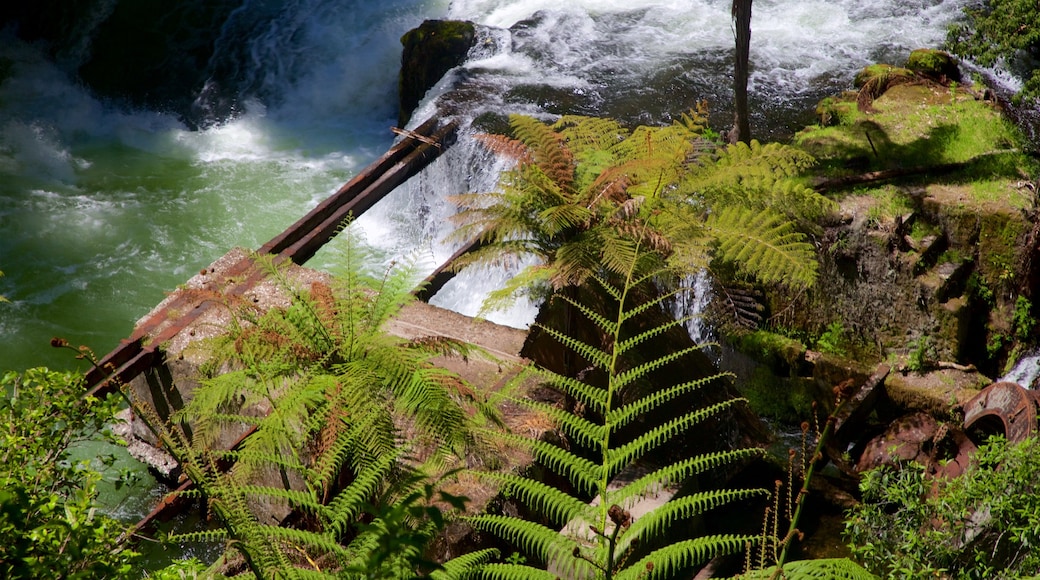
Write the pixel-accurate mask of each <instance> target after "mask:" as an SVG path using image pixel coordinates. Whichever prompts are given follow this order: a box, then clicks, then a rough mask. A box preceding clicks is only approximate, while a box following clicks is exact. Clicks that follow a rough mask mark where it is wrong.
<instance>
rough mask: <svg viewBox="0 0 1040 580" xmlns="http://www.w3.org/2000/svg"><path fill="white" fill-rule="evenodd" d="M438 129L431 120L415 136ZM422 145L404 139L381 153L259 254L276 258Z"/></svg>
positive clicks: (417, 129)
mask: <svg viewBox="0 0 1040 580" xmlns="http://www.w3.org/2000/svg"><path fill="white" fill-rule="evenodd" d="M437 128H438V122H437V120H436V119H430V120H428V121H426V122H425V123H423V124H422V125H420V126H419V127H417V128H416V129H415V131H414V133H415V134H417V135H421V136H423V137H427V136H429V135H430V134H431V133H434V132H435V131H436V129H437ZM421 145H423V142H422V141H420V140H418V139H414V138H408V139H403V140H402V141H400V142H398V143H397V144H396V145H394V146H393V147H391V148H390V149H389V150H388V151H387V152H386V153H384V154H383V156H382V157H380V158H379V159H377V160H375V161H374V162H372V163H370V164H369V165H368V167H365V168H364V169H362V170H361V171H360V172H359V173H358V174H357V175H355V176H354V177H353V179H351V180H350V181H348V182H347V183H346V184H345V185H343V187H341V188H339V189H338V190H337V191H336V193H334V194H332V195H331V196H329V197H328V198H326V199H325V200H324V201H322V202H321V203H319V204H318V205H317V206H316V207H315V208H314V209H312V210H311V211H310V212H308V213H307V215H305V216H303V217H302V218H300V219H299V220H297V221H296V223H294V224H293V225H291V226H289V227H288V228H287V229H286V230H285V231H284V232H282V233H281V234H278V235H277V236H275V237H274V238H273V239H272V240H271V241H269V242H267V243H266V244H264V245H263V246H260V249H259V250H258V252H260V253H262V254H279V253H281V252H283V251H285V249H286V248H288V247H290V246H292V245H293V244H295V243H296V242H298V241H300V239H301V238H302V237H304V236H305V235H307V234H308V233H309V232H311V231H313V230H314V228H316V227H318V226H319V225H320V224H322V223H323V222H324V221H325V220H326V219H327V218H328V216H329V215H330V214H332V213H333V212H335V211H336V209H337V208H339V207H340V206H341V205H342V204H344V203H346V202H348V201H350V200H352V199H354V198H355V197H357V195H358V194H359V193H361V192H362V191H364V190H365V189H366V188H367V187H369V186H370V185H372V183H373V182H374V181H376V180H377V179H379V178H380V177H381V176H382V175H383V174H385V173H386V172H387V171H390V170H391V169H393V168H394V167H395V166H397V165H398V164H399V163H400V162H401V160H402V159H404V158H405V157H407V156H408V155H409V154H410V153H412V152H413V151H415V149H417V148H418V147H419V146H421ZM297 263H300V262H297Z"/></svg>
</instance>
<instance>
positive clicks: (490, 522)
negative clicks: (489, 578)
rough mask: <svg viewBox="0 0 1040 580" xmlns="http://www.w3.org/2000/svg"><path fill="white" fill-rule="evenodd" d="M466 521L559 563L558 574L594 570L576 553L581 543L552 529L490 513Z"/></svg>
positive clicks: (553, 562) (572, 574)
mask: <svg viewBox="0 0 1040 580" xmlns="http://www.w3.org/2000/svg"><path fill="white" fill-rule="evenodd" d="M465 521H467V522H469V523H470V524H471V525H473V527H475V528H477V529H479V530H484V531H487V532H491V533H493V534H495V535H496V536H498V537H500V538H502V539H504V540H507V541H508V542H510V543H511V544H513V545H515V546H517V547H519V548H520V549H521V550H523V551H525V552H527V553H529V554H533V555H535V556H537V557H538V559H540V560H542V561H543V562H547V563H551V564H553V565H554V566H558V567H559V570H558V572H557V573H558V574H559V573H563V574H564V575H565V576H566V577H569V578H574V577H579V578H580V577H585V576H584V574H588V573H589V572H591V571H592V567H591V566H590V565H589V564H588V562H585V561H584V560H580V559H578V558H575V557H574V556H573V554H574V550H575V549H576V548H577V547H578V544H577V543H576V542H575V541H574V540H573V539H571V538H569V537H567V536H565V535H563V534H561V533H560V532H558V531H556V530H554V529H552V528H548V527H546V526H543V525H541V524H538V523H535V522H530V521H526V520H521V519H519V518H512V517H508V516H497V515H490V514H484V515H479V516H473V517H470V518H466V519H465ZM493 568H494V566H488V568H485V573H488V572H489V571H491V570H490V569H493ZM567 572H570V574H568V573H567ZM578 574H582V575H580V576H579V575H578Z"/></svg>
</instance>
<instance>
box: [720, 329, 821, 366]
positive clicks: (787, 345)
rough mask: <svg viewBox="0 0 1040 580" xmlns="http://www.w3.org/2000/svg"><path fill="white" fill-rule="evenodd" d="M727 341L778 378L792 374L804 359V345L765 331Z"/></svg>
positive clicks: (739, 335)
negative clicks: (778, 376)
mask: <svg viewBox="0 0 1040 580" xmlns="http://www.w3.org/2000/svg"><path fill="white" fill-rule="evenodd" d="M729 340H730V342H731V343H732V344H733V346H734V347H735V348H736V349H737V350H739V351H740V352H743V353H744V354H746V355H748V356H750V357H751V358H753V359H755V360H756V361H758V362H760V363H762V364H763V365H765V366H766V367H768V368H769V369H770V370H771V371H772V372H773V373H775V374H777V375H780V376H785V375H791V374H793V372H794V371H797V369H798V368H799V366H801V364H802V362H803V361H804V359H805V350H806V349H805V345H804V344H802V343H801V342H799V341H797V340H795V339H793V338H788V337H786V336H783V335H781V334H776V333H773V332H769V331H766V330H755V331H751V332H743V333H740V334H735V335H732V336H730V338H729Z"/></svg>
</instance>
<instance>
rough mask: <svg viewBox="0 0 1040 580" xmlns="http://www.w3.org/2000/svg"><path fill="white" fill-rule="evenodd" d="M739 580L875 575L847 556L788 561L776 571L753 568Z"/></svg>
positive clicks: (860, 579)
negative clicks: (778, 571)
mask: <svg viewBox="0 0 1040 580" xmlns="http://www.w3.org/2000/svg"><path fill="white" fill-rule="evenodd" d="M739 578H740V579H741V580H773V579H774V578H784V579H785V580H877V576H875V575H873V574H871V573H870V572H868V571H866V570H865V569H863V567H862V566H860V565H859V564H856V563H855V562H853V561H851V560H849V559H848V558H821V559H817V560H795V561H794V562H788V563H787V564H784V566H783V567H782V568H781V571H780V573H779V574H778V573H777V570H776V569H775V568H771V569H768V570H754V571H751V572H748V573H745V574H742V575H741V576H739Z"/></svg>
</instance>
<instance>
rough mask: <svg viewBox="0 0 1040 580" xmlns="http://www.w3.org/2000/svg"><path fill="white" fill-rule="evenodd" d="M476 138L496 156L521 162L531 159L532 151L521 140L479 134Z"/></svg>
mask: <svg viewBox="0 0 1040 580" xmlns="http://www.w3.org/2000/svg"><path fill="white" fill-rule="evenodd" d="M474 138H475V139H476V140H477V141H479V142H480V143H481V144H483V145H484V146H485V147H487V148H488V149H489V150H491V151H492V152H494V153H495V154H496V155H501V156H503V157H508V158H510V159H515V160H517V161H521V162H523V161H527V160H528V159H530V156H531V149H530V148H529V147H528V146H527V144H526V143H524V142H523V141H521V140H519V139H514V138H512V137H507V136H505V135H496V134H491V133H479V134H477V135H475V136H474Z"/></svg>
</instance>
